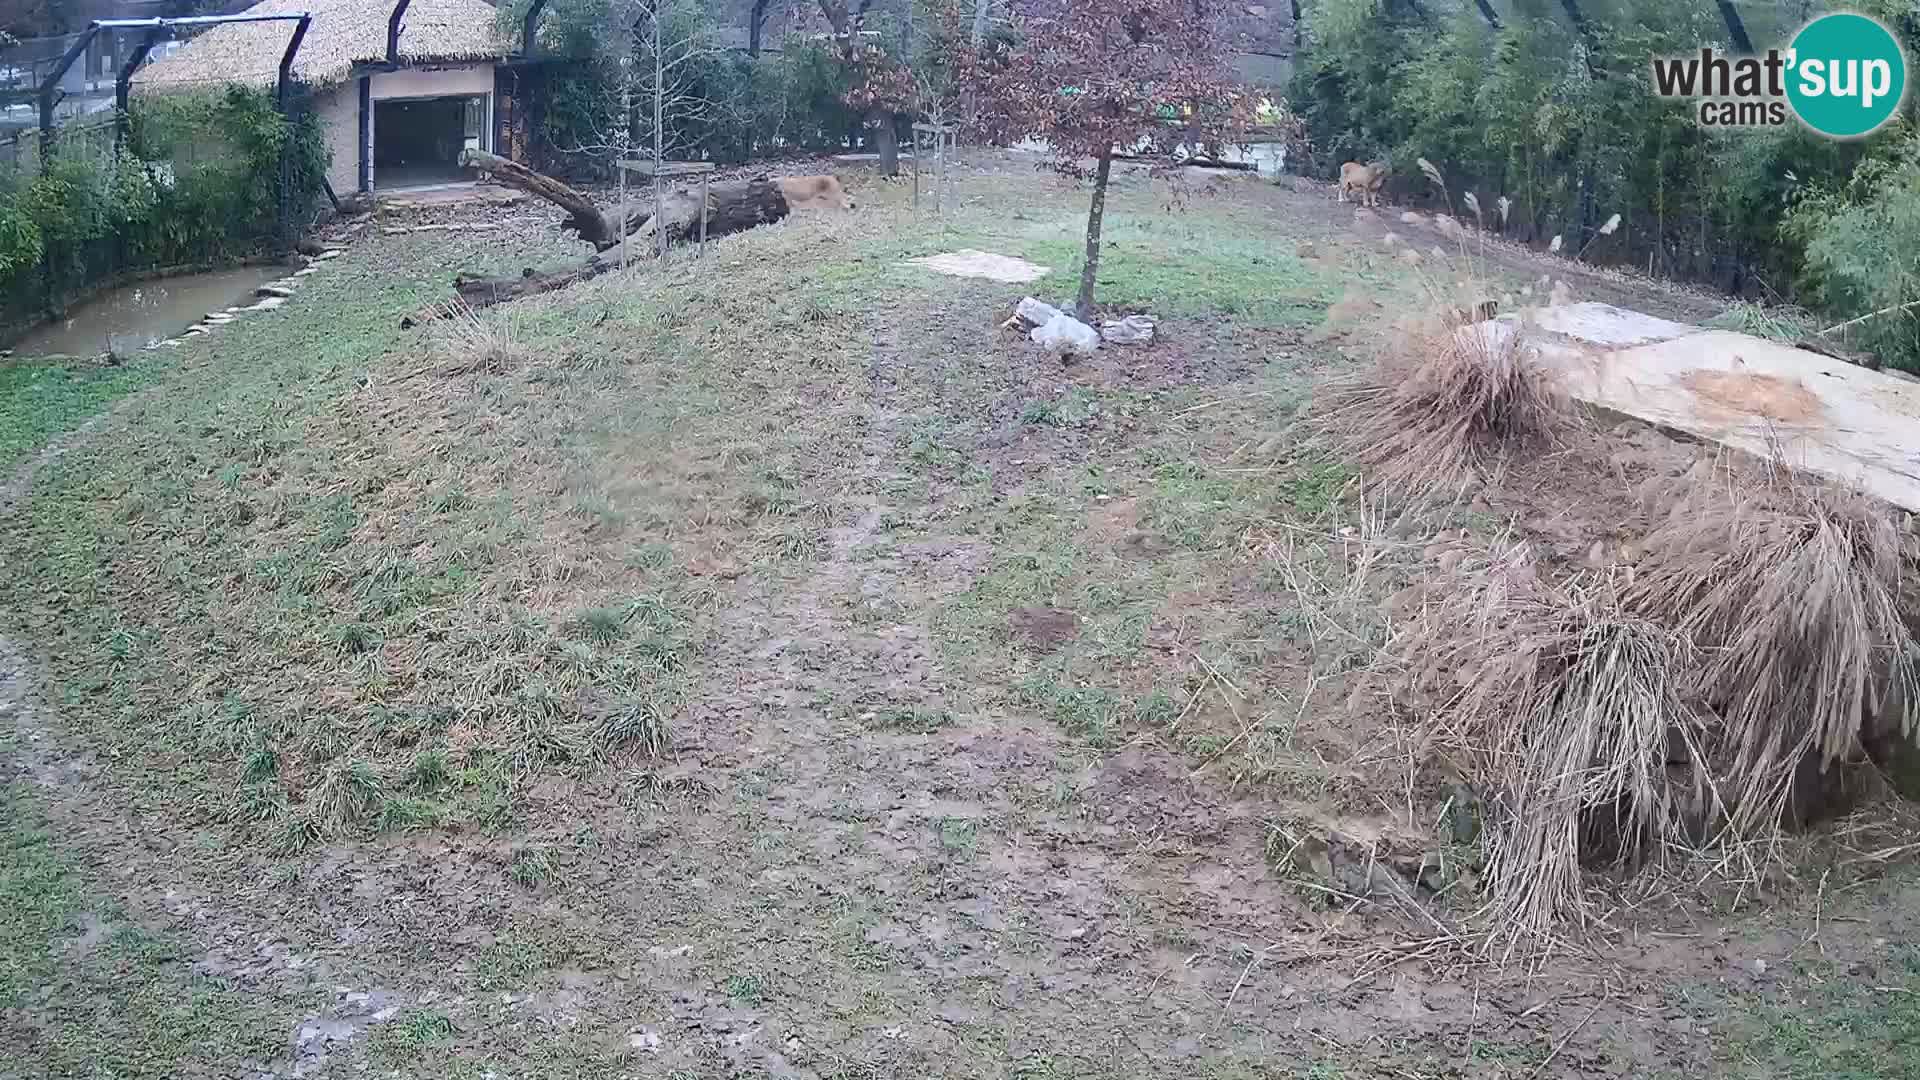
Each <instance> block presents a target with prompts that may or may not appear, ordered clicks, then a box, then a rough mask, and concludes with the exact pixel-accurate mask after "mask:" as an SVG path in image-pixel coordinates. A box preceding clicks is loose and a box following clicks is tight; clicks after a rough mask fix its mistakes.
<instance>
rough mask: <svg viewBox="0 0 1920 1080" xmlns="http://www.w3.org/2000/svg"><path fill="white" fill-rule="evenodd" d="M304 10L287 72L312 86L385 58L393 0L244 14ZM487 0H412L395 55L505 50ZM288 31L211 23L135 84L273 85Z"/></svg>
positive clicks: (298, 1)
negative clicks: (308, 20)
mask: <svg viewBox="0 0 1920 1080" xmlns="http://www.w3.org/2000/svg"><path fill="white" fill-rule="evenodd" d="M301 11H305V12H308V13H310V14H312V16H313V24H312V26H311V27H310V28H309V29H308V31H307V37H306V40H305V41H304V42H303V43H302V44H301V46H300V52H299V54H298V55H297V56H296V57H295V58H294V63H293V74H294V77H295V78H297V79H299V80H300V81H301V82H304V83H306V84H307V85H309V86H312V87H315V88H324V87H328V86H334V85H337V84H339V83H343V82H345V81H347V79H348V78H349V77H350V76H351V74H352V72H353V68H354V65H356V64H372V63H381V62H383V61H385V60H386V59H387V18H388V16H389V15H391V14H392V13H393V0H261V2H260V3H258V4H255V5H254V6H253V7H250V8H248V9H247V13H248V14H250V15H274V14H286V13H295V12H301ZM498 17H499V16H498V12H497V11H496V10H495V8H494V7H493V5H492V4H489V3H487V2H486V0H413V3H412V4H411V5H410V6H409V7H408V8H407V13H406V16H405V17H404V18H403V19H402V21H401V31H400V60H401V61H402V62H403V63H409V64H426V63H449V62H455V61H474V60H493V59H498V58H499V57H502V56H505V55H507V54H508V53H510V52H512V45H511V44H510V43H509V42H508V40H507V38H506V37H505V36H504V35H503V34H502V33H501V31H500V30H499V27H498ZM292 34H293V27H292V24H290V23H284V22H271V23H234V24H230V25H226V26H215V27H212V28H211V29H208V30H206V31H204V32H202V33H201V34H199V35H197V36H196V37H194V38H193V39H192V40H191V41H188V42H187V43H186V44H185V45H184V46H183V47H181V49H180V50H179V51H177V52H175V53H173V54H172V55H170V56H166V57H162V58H160V59H158V60H155V61H153V62H152V63H150V64H148V65H147V66H146V67H144V68H142V69H141V70H140V72H139V73H138V74H136V75H135V76H134V79H133V83H134V87H135V89H136V90H140V91H145V92H154V91H165V90H178V89H187V88H192V87H202V86H212V85H219V84H221V83H243V84H247V85H253V86H271V85H273V83H274V81H275V79H276V77H277V76H278V73H279V68H280V57H281V54H283V53H284V52H285V51H286V47H287V41H288V39H289V38H290V37H291V35H292Z"/></svg>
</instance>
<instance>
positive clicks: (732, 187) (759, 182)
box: [460, 150, 792, 261]
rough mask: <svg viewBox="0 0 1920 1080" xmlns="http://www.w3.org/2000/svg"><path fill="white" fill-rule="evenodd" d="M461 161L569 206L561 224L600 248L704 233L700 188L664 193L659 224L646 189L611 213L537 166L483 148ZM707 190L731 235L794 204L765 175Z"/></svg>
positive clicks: (710, 229) (720, 226)
mask: <svg viewBox="0 0 1920 1080" xmlns="http://www.w3.org/2000/svg"><path fill="white" fill-rule="evenodd" d="M460 164H461V165H464V166H465V167H467V168H469V169H476V170H478V171H480V172H483V173H486V174H488V175H489V176H491V177H493V179H495V180H497V181H499V182H500V183H502V184H505V185H507V186H508V187H512V188H518V189H519V190H521V191H524V192H526V193H527V194H529V195H537V196H539V197H540V198H542V199H545V200H547V201H548V202H550V203H552V204H554V205H555V206H558V207H559V208H560V209H562V210H565V211H566V212H567V219H566V220H565V221H563V222H561V228H564V229H571V230H573V231H574V232H576V233H579V234H580V239H582V240H585V241H587V242H588V243H590V244H592V245H593V246H594V247H595V248H597V249H599V250H601V251H606V250H607V249H609V248H616V247H619V246H620V242H621V239H622V237H626V236H638V235H643V234H644V235H646V236H648V237H650V238H655V242H656V243H657V242H658V240H657V237H658V234H659V232H660V229H661V228H662V227H663V226H664V228H665V230H666V234H667V243H668V245H669V246H671V245H674V244H683V243H688V242H691V241H693V240H697V239H699V238H700V193H699V191H697V190H694V189H690V188H687V187H676V188H673V189H671V190H669V191H667V192H665V193H664V195H663V196H662V199H661V208H660V222H659V223H657V224H656V223H655V222H654V220H653V217H654V200H653V199H652V198H651V196H650V195H642V196H641V197H640V198H638V199H636V200H633V201H630V202H628V203H627V204H626V205H625V206H624V207H615V208H614V212H613V213H612V214H606V213H602V212H601V210H600V208H599V207H597V206H595V205H594V204H593V200H592V199H590V198H588V197H587V196H586V195H585V194H584V193H582V192H579V191H576V190H574V189H573V188H571V187H568V186H567V185H566V184H563V183H561V182H560V181H558V180H555V179H554V178H552V177H550V176H545V175H542V174H540V173H537V172H534V171H533V170H532V169H529V168H527V167H526V166H525V165H522V164H520V163H519V162H517V161H513V160H511V159H508V158H503V157H500V156H498V155H496V154H489V153H487V152H485V151H482V150H466V151H462V152H461V154H460ZM706 193H707V230H706V235H708V236H726V235H727V234H729V233H736V232H740V231H741V230H743V229H751V228H753V227H754V226H756V225H766V224H768V223H770V222H775V221H779V220H780V219H781V218H783V217H786V216H787V214H788V213H789V212H790V211H791V209H792V207H790V206H789V205H788V204H787V196H786V192H785V191H784V189H783V188H782V187H781V185H780V183H779V182H778V181H775V180H772V179H769V178H767V177H764V176H763V177H754V178H752V179H748V180H723V181H721V182H720V183H717V184H709V185H707V187H706ZM627 254H628V257H629V258H631V257H632V256H633V255H636V254H643V253H642V252H639V251H637V250H630V251H629V252H628V253H627ZM616 261H618V260H617V259H616Z"/></svg>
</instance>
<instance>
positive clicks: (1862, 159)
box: [1291, 0, 1920, 348]
mask: <svg viewBox="0 0 1920 1080" xmlns="http://www.w3.org/2000/svg"><path fill="white" fill-rule="evenodd" d="M1301 6H1302V8H1303V9H1304V11H1303V14H1302V20H1301V25H1302V42H1303V44H1302V51H1301V54H1300V56H1299V57H1298V59H1297V61H1296V65H1295V80H1294V85H1293V88H1292V95H1291V96H1292V100H1293V105H1294V108H1295V111H1296V112H1297V113H1299V115H1300V116H1301V117H1302V118H1303V119H1304V120H1305V121H1306V124H1307V128H1308V136H1309V138H1310V140H1311V141H1312V144H1313V146H1314V149H1313V152H1311V153H1310V154H1308V155H1306V157H1305V162H1304V164H1305V166H1306V168H1307V170H1308V171H1309V172H1311V173H1314V174H1317V175H1320V176H1324V177H1331V176H1332V175H1334V173H1335V172H1336V171H1337V170H1338V169H1339V167H1340V164H1341V163H1342V162H1344V161H1356V160H1357V161H1364V160H1369V159H1371V158H1375V157H1384V158H1387V159H1389V160H1390V161H1391V162H1392V163H1393V165H1394V173H1395V181H1394V182H1395V184H1396V186H1397V188H1398V190H1397V191H1396V192H1395V194H1396V195H1398V196H1400V197H1403V198H1410V199H1412V200H1414V201H1416V202H1418V201H1423V200H1432V201H1436V202H1437V201H1438V199H1439V195H1440V192H1439V191H1438V190H1436V189H1434V188H1432V186H1431V185H1430V184H1429V183H1428V182H1427V181H1426V180H1425V179H1424V178H1423V177H1422V175H1421V172H1420V170H1419V169H1418V168H1417V167H1416V165H1415V162H1416V161H1417V159H1420V158H1426V159H1427V160H1429V161H1431V162H1433V163H1434V164H1435V165H1436V166H1438V167H1439V169H1440V170H1441V172H1442V173H1444V174H1445V177H1446V180H1447V186H1448V188H1449V189H1450V192H1451V194H1452V195H1453V197H1454V198H1455V199H1459V198H1460V197H1461V196H1462V195H1463V194H1464V193H1466V192H1468V191H1472V192H1475V193H1476V194H1477V195H1478V197H1479V202H1480V205H1481V206H1482V207H1491V206H1492V205H1494V202H1495V200H1496V199H1497V198H1498V197H1500V196H1503V195H1504V196H1506V197H1508V198H1509V199H1510V200H1511V203H1510V214H1509V218H1508V220H1507V221H1506V222H1505V223H1498V222H1495V224H1499V225H1501V227H1503V228H1504V229H1505V230H1506V231H1507V232H1508V234H1509V235H1510V236H1511V237H1512V238H1514V239H1516V240H1520V241H1522V242H1529V243H1542V244H1544V243H1545V242H1547V241H1548V240H1549V239H1550V238H1551V237H1553V236H1556V235H1559V236H1562V237H1563V238H1564V250H1565V251H1566V252H1568V253H1569V254H1575V253H1578V254H1581V255H1583V257H1585V258H1586V259H1588V260H1589V261H1595V262H1610V263H1616V264H1624V265H1628V266H1634V267H1638V268H1639V269H1641V270H1643V271H1644V270H1649V269H1650V270H1652V271H1653V272H1655V273H1657V274H1660V275H1662V276H1671V277H1676V278H1681V279H1685V280H1692V281H1701V282H1706V283H1710V284H1713V285H1715V286H1717V287H1720V288H1723V289H1727V290H1729V291H1732V292H1735V293H1739V294H1743V295H1749V296H1758V297H1764V298H1766V299H1769V300H1776V301H1778V300H1786V301H1796V300H1797V301H1800V302H1803V303H1806V304H1808V305H1810V306H1816V307H1820V308H1822V309H1823V310H1825V311H1827V312H1830V313H1833V314H1836V315H1842V314H1859V313H1862V311H1864V310H1872V306H1871V305H1872V304H1874V303H1876V302H1877V303H1879V305H1880V306H1886V304H1888V303H1892V302H1893V301H1892V299H1891V298H1892V297H1893V296H1896V295H1904V294H1900V293H1898V291H1897V290H1898V289H1899V288H1900V287H1902V286H1899V285H1897V284H1894V283H1888V282H1876V283H1874V284H1873V285H1872V286H1871V287H1869V285H1868V283H1866V282H1863V281H1861V280H1860V279H1859V277H1858V275H1857V274H1852V273H1849V272H1848V271H1847V269H1846V266H1845V264H1846V263H1847V262H1848V261H1849V260H1850V259H1861V258H1863V257H1864V256H1865V255H1866V254H1867V253H1868V252H1869V251H1870V250H1871V249H1869V248H1868V247H1866V246H1865V244H1866V241H1867V240H1868V239H1869V238H1871V239H1873V240H1874V241H1875V242H1877V243H1880V244H1881V245H1883V246H1884V245H1887V244H1891V243H1892V242H1893V241H1892V237H1893V236H1894V235H1897V234H1894V233H1892V232H1891V231H1890V230H1893V229H1896V228H1900V227H1907V228H1909V229H1911V226H1910V224H1908V223H1907V222H1908V219H1904V218H1902V217H1901V216H1900V215H1901V214H1902V213H1903V209H1902V208H1903V207H1904V206H1905V205H1906V204H1905V203H1903V202H1902V201H1901V200H1902V199H1903V198H1904V196H1903V195H1901V194H1899V193H1900V192H1902V191H1904V190H1906V189H1904V188H1899V187H1897V185H1896V186H1895V187H1894V188H1891V189H1889V190H1887V191H1886V192H1884V193H1883V197H1881V198H1878V199H1875V198H1869V197H1868V196H1867V195H1866V194H1865V188H1866V187H1867V186H1870V185H1871V184H1872V183H1875V182H1884V181H1885V180H1886V179H1887V177H1889V176H1890V175H1892V174H1890V173H1887V172H1885V171H1874V170H1872V169H1870V170H1869V171H1868V172H1867V173H1866V174H1860V176H1861V178H1859V179H1853V178H1854V177H1855V176H1856V172H1857V170H1858V169H1861V168H1866V167H1867V165H1866V163H1871V162H1876V161H1880V162H1884V161H1888V160H1890V159H1891V158H1892V157H1894V156H1897V155H1895V154H1894V148H1895V147H1897V146H1898V145H1900V143H1901V141H1902V140H1903V139H1904V138H1905V136H1904V135H1902V134H1901V133H1900V132H1898V131H1892V130H1889V131H1882V132H1880V133H1878V134H1876V135H1875V136H1873V137H1872V138H1870V139H1866V140H1861V141H1857V142H1850V143H1842V142H1836V141H1834V140H1830V139H1824V138H1820V137H1818V136H1816V135H1812V134H1810V133H1808V132H1806V131H1805V130H1803V129H1802V128H1800V127H1799V126H1798V125H1793V126H1791V127H1787V128H1781V129H1767V130H1745V131H1716V130H1712V129H1707V128H1702V127H1701V126H1700V125H1698V124H1697V123H1696V122H1695V120H1694V117H1693V113H1692V109H1691V107H1690V105H1689V104H1688V103H1685V102H1675V101H1668V100H1663V99H1661V98H1659V97H1658V96H1656V95H1655V94H1654V93H1653V92H1652V89H1651V87H1650V81H1651V80H1650V71H1649V69H1648V66H1647V65H1648V58H1649V57H1652V56H1659V55H1668V54H1684V53H1689V52H1693V51H1695V50H1697V49H1699V48H1700V47H1701V46H1702V45H1704V44H1709V43H1721V46H1722V48H1725V46H1724V42H1725V40H1726V36H1727V33H1728V31H1727V29H1726V25H1725V22H1724V21H1723V17H1722V13H1721V10H1720V6H1719V5H1717V4H1714V3H1708V2H1707V0H1683V2H1679V3H1650V2H1633V0H1617V2H1616V0H1579V2H1578V3H1577V4H1573V5H1568V4H1562V3H1526V4H1522V3H1512V4H1499V5H1496V7H1497V8H1498V9H1499V13H1500V19H1501V27H1500V29H1499V30H1497V31H1496V30H1494V29H1493V28H1492V27H1491V26H1489V25H1488V23H1487V22H1486V20H1485V19H1484V18H1482V17H1481V16H1480V14H1479V13H1478V8H1477V6H1476V5H1473V4H1458V5H1436V4H1409V3H1404V2H1398V0H1305V2H1304V3H1302V5H1301ZM1569 6H1572V7H1576V8H1577V9H1578V10H1580V11H1581V12H1583V14H1584V17H1585V19H1586V21H1587V23H1588V24H1589V31H1590V33H1588V34H1583V33H1582V32H1581V30H1580V28H1579V27H1577V26H1576V25H1575V24H1574V23H1573V21H1572V20H1571V19H1570V18H1569V17H1568V16H1567V9H1568V7H1569ZM1864 7H1866V8H1868V9H1871V10H1873V11H1874V12H1875V13H1877V14H1880V15H1882V16H1883V17H1884V18H1886V19H1887V20H1888V21H1889V22H1890V23H1891V24H1892V25H1894V26H1896V27H1897V28H1898V30H1899V32H1900V33H1901V34H1902V35H1903V36H1904V37H1906V38H1907V44H1908V47H1909V50H1910V51H1914V47H1915V46H1916V45H1920V39H1917V35H1920V20H1916V19H1915V18H1914V17H1913V16H1912V15H1911V14H1910V13H1908V14H1906V15H1905V16H1904V18H1903V17H1902V3H1900V2H1895V0H1867V2H1866V3H1865V4H1864ZM1739 9H1740V11H1741V12H1742V13H1743V14H1744V16H1745V19H1746V28H1747V30H1748V32H1749V33H1750V35H1751V36H1752V38H1753V39H1754V41H1755V42H1756V43H1758V44H1759V45H1761V47H1765V46H1767V45H1771V44H1773V43H1775V42H1780V41H1785V40H1786V39H1787V38H1789V37H1790V36H1791V34H1792V32H1793V31H1794V30H1795V29H1797V27H1798V25H1799V17H1798V16H1795V15H1793V14H1792V13H1791V12H1788V11H1784V10H1781V9H1778V8H1777V7H1776V8H1767V7H1764V6H1762V5H1739ZM1589 41H1591V43H1592V45H1593V46H1594V48H1593V51H1591V52H1590V51H1589V44H1588V43H1589ZM1876 168H1879V167H1876ZM1902 175H1904V174H1902ZM1795 205H1800V206H1802V209H1801V210H1800V211H1799V212H1798V215H1797V216H1798V220H1799V221H1800V222H1801V224H1800V225H1798V226H1791V225H1789V223H1788V222H1789V210H1790V209H1791V208H1792V207H1794V206H1795ZM1455 209H1459V206H1458V205H1457V204H1456V206H1455ZM1843 211H1844V213H1843ZM1614 214H1618V215H1620V222H1619V224H1618V226H1617V227H1616V228H1614V229H1612V230H1608V231H1603V226H1604V224H1605V223H1606V222H1607V221H1609V220H1610V219H1611V218H1612V217H1613V215H1614ZM1816 222H1817V224H1816ZM1828 225H1831V226H1832V229H1831V231H1829V230H1828V229H1827V227H1826V226H1828ZM1874 230H1881V231H1880V232H1878V233H1877V234H1876V233H1875V232H1874ZM1905 235H1907V236H1914V235H1916V234H1915V233H1913V232H1911V231H1909V232H1908V233H1906V234H1905ZM1816 240H1817V241H1818V243H1817V245H1816V243H1815V242H1816ZM1815 246H1817V248H1818V250H1817V251H1816V250H1812V248H1813V247H1815ZM1908 246H1909V247H1912V246H1915V245H1913V244H1909V245H1908ZM1842 248H1844V249H1845V251H1842V250H1840V249H1842ZM1882 257H1883V253H1882V252H1880V251H1872V259H1873V260H1880V259H1882ZM1870 264H1871V263H1870V262H1863V263H1861V265H1870ZM1895 276H1896V277H1897V275H1895ZM1868 292H1872V293H1873V295H1874V297H1875V298H1876V300H1874V301H1869V300H1867V299H1865V297H1866V295H1867V293H1868ZM1906 328H1907V330H1909V331H1910V330H1911V324H1907V327H1906ZM1877 334H1878V338H1877V340H1878V341H1880V342H1882V343H1885V342H1886V341H1888V340H1892V344H1894V345H1896V346H1898V345H1899V340H1898V336H1897V332H1895V331H1890V330H1886V329H1884V328H1883V329H1882V330H1880V331H1878V332H1877ZM1889 334H1893V335H1894V337H1893V339H1889V336H1888V335H1889ZM1900 347H1902V348H1904V346H1900Z"/></svg>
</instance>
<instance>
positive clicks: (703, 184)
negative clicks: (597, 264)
mask: <svg viewBox="0 0 1920 1080" xmlns="http://www.w3.org/2000/svg"><path fill="white" fill-rule="evenodd" d="M715 168H716V166H715V165H714V163H713V162H711V161H663V162H660V164H659V165H658V166H657V167H656V166H655V165H654V163H653V161H652V160H651V159H648V158H642V159H639V160H630V159H629V160H622V161H621V162H620V180H621V183H622V184H623V185H624V184H625V183H626V178H627V174H628V173H630V172H632V173H639V174H640V175H642V176H647V177H651V178H652V179H653V205H654V216H655V217H656V218H657V217H659V216H660V214H661V207H662V206H663V205H665V201H666V188H665V187H664V183H665V181H667V180H669V179H671V178H673V177H676V176H698V177H700V244H699V249H698V253H699V255H701V256H704V255H706V253H707V215H708V207H707V202H708V200H709V198H710V196H711V192H712V190H713V188H712V184H711V181H710V177H711V176H712V173H713V170H714V169H715ZM626 212H627V211H626V200H625V199H624V198H623V199H621V207H620V213H621V214H622V215H624V214H625V213H626ZM654 244H655V254H656V255H658V256H659V257H661V258H665V257H666V254H667V237H666V234H665V232H664V231H662V232H661V233H660V234H659V235H657V236H655V238H654ZM626 248H627V245H626V244H625V243H622V244H621V245H620V250H621V252H622V253H624V252H625V251H626Z"/></svg>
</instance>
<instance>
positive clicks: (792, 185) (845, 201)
mask: <svg viewBox="0 0 1920 1080" xmlns="http://www.w3.org/2000/svg"><path fill="white" fill-rule="evenodd" d="M774 183H776V184H779V185H780V194H781V195H783V196H785V197H786V200H787V208H788V209H790V210H851V209H853V196H851V195H849V194H847V189H846V188H844V187H842V186H841V185H840V178H839V177H837V176H781V177H776V178H775V179H774Z"/></svg>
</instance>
